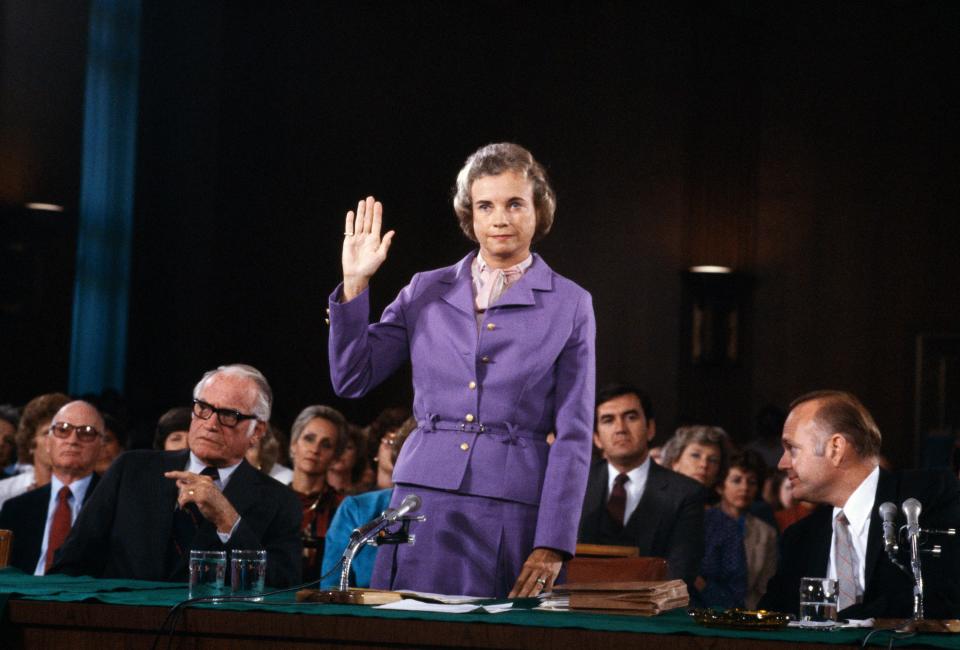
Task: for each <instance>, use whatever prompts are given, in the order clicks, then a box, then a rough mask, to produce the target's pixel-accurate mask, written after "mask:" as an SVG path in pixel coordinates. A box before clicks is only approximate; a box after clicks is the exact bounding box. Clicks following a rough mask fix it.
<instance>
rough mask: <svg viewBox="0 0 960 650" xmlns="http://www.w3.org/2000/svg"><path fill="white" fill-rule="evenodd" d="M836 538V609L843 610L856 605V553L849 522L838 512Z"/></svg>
mask: <svg viewBox="0 0 960 650" xmlns="http://www.w3.org/2000/svg"><path fill="white" fill-rule="evenodd" d="M834 531H835V533H836V536H837V548H836V566H837V592H838V595H837V609H838V610H844V609H846V608H847V607H850V606H851V605H854V604H856V603H857V601H858V599H857V574H858V573H859V571H858V570H857V566H858V563H857V551H856V550H855V549H854V548H853V540H852V539H851V537H850V521H849V520H848V519H847V515H845V514H844V513H843V511H842V510H841V511H840V514H838V515H837V525H836V526H835V527H834Z"/></svg>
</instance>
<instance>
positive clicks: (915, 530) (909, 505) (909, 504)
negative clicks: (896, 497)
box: [903, 497, 921, 540]
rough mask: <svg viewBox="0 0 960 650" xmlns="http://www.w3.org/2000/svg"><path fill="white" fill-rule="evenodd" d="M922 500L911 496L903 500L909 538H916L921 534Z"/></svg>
mask: <svg viewBox="0 0 960 650" xmlns="http://www.w3.org/2000/svg"><path fill="white" fill-rule="evenodd" d="M920 510H921V506H920V502H919V501H917V500H916V499H914V498H912V497H911V498H909V499H907V500H906V501H904V502H903V516H904V517H906V518H907V539H911V540H912V539H916V538H917V537H918V536H919V535H920Z"/></svg>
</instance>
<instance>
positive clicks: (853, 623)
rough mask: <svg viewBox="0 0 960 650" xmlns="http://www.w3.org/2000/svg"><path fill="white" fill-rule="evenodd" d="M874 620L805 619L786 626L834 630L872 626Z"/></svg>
mask: <svg viewBox="0 0 960 650" xmlns="http://www.w3.org/2000/svg"><path fill="white" fill-rule="evenodd" d="M874 623H875V621H874V620H873V619H872V618H864V619H859V618H851V619H850V620H848V621H822V622H813V621H807V622H805V623H802V624H801V623H800V621H790V623H789V624H788V627H798V628H801V629H807V630H816V629H827V630H836V629H840V628H856V627H873V625H874Z"/></svg>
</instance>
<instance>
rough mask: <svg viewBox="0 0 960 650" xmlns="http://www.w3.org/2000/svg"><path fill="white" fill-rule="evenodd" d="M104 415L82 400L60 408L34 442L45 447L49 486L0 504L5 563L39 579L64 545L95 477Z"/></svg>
mask: <svg viewBox="0 0 960 650" xmlns="http://www.w3.org/2000/svg"><path fill="white" fill-rule="evenodd" d="M103 430H104V424H103V417H102V416H101V415H100V412H99V411H98V410H97V409H96V407H94V406H93V405H91V404H88V403H87V402H82V401H76V402H69V403H68V404H66V405H65V406H63V407H62V408H61V409H60V410H59V411H57V413H56V415H54V417H53V421H52V422H51V424H50V428H49V429H48V431H47V434H46V435H45V436H44V438H43V439H42V440H40V441H38V443H37V444H42V445H45V446H46V451H47V455H48V456H49V458H50V464H51V467H52V472H51V480H50V483H48V484H47V485H44V486H43V487H40V488H37V489H36V490H32V491H30V492H26V493H25V494H21V495H20V496H18V497H15V498H13V499H10V500H9V501H7V502H6V503H4V504H3V509H2V510H0V528H7V529H10V530H12V531H13V536H14V544H13V549H12V552H11V555H10V565H11V566H15V567H17V568H18V569H20V570H21V571H23V572H24V573H33V574H35V575H38V576H42V575H44V574H45V573H46V572H47V571H48V570H49V569H50V566H51V565H52V564H53V559H54V554H55V553H56V552H57V551H58V550H59V549H60V547H61V546H62V545H63V543H64V540H65V539H66V538H67V534H68V533H69V532H70V529H71V527H72V526H73V523H74V522H75V521H76V519H77V516H78V514H79V512H80V508H81V506H83V505H84V503H85V501H86V499H87V497H88V496H90V494H91V493H92V492H93V488H94V487H95V486H96V484H97V480H98V477H97V475H96V474H94V473H93V467H94V465H95V464H96V462H97V456H98V455H99V454H100V448H101V447H102V445H103Z"/></svg>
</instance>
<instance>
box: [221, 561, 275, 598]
mask: <svg viewBox="0 0 960 650" xmlns="http://www.w3.org/2000/svg"><path fill="white" fill-rule="evenodd" d="M266 581H267V552H266V551H260V550H256V551H247V550H237V551H230V590H231V592H232V595H234V596H247V597H250V598H251V599H254V600H263V595H262V594H263V591H264V587H265V585H266Z"/></svg>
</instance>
